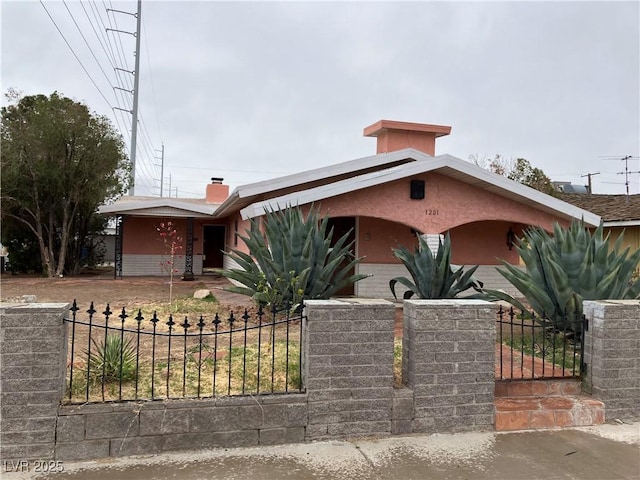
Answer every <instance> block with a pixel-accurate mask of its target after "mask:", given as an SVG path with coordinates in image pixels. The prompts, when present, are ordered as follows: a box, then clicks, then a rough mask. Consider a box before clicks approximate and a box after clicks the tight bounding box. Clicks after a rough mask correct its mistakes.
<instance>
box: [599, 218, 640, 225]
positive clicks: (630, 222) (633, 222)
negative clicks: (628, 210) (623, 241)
mask: <svg viewBox="0 0 640 480" xmlns="http://www.w3.org/2000/svg"><path fill="white" fill-rule="evenodd" d="M602 226H604V227H638V226H640V220H612V221H609V222H607V221H604V222H602Z"/></svg>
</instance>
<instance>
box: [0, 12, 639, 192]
mask: <svg viewBox="0 0 640 480" xmlns="http://www.w3.org/2000/svg"><path fill="white" fill-rule="evenodd" d="M136 8H137V2H136V1H135V0H129V1H122V2H116V1H112V0H101V1H93V2H89V1H78V0H66V1H64V2H61V1H55V2H52V1H43V2H40V1H7V0H2V2H1V3H0V15H1V31H2V34H1V42H2V43H1V54H2V55H1V56H2V59H1V75H0V86H1V89H2V93H3V94H4V93H6V92H7V91H8V89H9V88H14V89H16V90H18V91H20V92H21V93H22V94H23V95H35V94H45V95H49V94H51V93H53V92H54V91H57V92H59V93H61V94H63V95H65V96H67V97H70V98H73V99H75V100H77V101H80V102H83V103H85V104H87V105H88V106H89V108H90V109H91V110H92V111H94V112H95V113H96V114H99V115H105V116H107V117H108V118H110V119H111V121H112V122H113V125H114V127H115V128H117V129H119V130H120V131H121V132H122V134H123V136H124V137H125V141H126V143H127V145H128V147H127V148H129V145H130V135H131V133H130V132H131V117H132V115H131V114H130V110H131V109H132V98H133V95H132V94H131V93H130V92H129V90H132V89H133V74H132V73H131V71H133V70H134V66H135V60H134V52H135V37H134V36H133V35H131V34H130V33H117V32H114V31H107V29H108V28H110V29H115V30H121V31H124V32H134V31H135V30H136V19H135V17H134V16H132V15H130V14H129V13H134V12H135V10H136ZM108 9H109V10H108ZM113 10H119V12H118V11H113ZM123 12H124V13H123ZM141 21H142V31H141V35H140V42H141V49H140V50H141V52H140V68H139V77H138V78H139V111H140V121H139V123H138V125H139V127H138V142H137V143H138V148H137V155H136V156H137V160H136V190H135V193H136V195H160V193H161V180H160V179H161V177H162V178H163V182H162V193H163V195H164V196H168V195H171V196H175V195H176V194H177V195H178V196H180V197H204V192H205V189H206V184H207V183H209V181H210V178H211V177H223V178H224V179H225V183H227V184H229V185H230V187H231V189H233V188H235V187H237V186H239V185H242V184H245V183H252V182H257V181H261V180H266V179H269V178H274V177H277V176H281V175H286V174H290V173H297V172H300V171H304V170H306V169H311V168H317V167H322V166H326V165H331V164H335V163H339V162H343V161H347V160H352V159H355V158H360V157H365V156H368V155H372V154H375V151H376V141H375V139H374V138H367V137H363V129H364V127H366V126H368V125H370V124H372V123H374V122H376V121H378V120H380V119H387V120H399V121H409V122H418V123H430V124H437V125H449V126H451V127H452V130H451V134H450V135H449V136H447V137H443V138H440V139H438V141H437V143H436V154H444V153H449V154H451V155H454V156H456V157H459V158H461V159H464V160H467V159H469V158H470V156H475V157H477V158H481V159H482V158H493V157H494V156H495V155H496V154H499V155H501V156H502V157H503V158H506V159H515V158H526V159H527V160H528V161H529V162H530V163H531V164H532V165H533V166H535V167H539V168H541V169H542V170H544V172H545V173H546V174H547V175H548V176H549V177H551V179H552V180H557V181H567V182H571V183H574V184H582V185H584V184H586V182H587V178H586V177H584V175H586V174H588V173H593V174H595V173H598V172H599V174H597V175H593V176H592V181H593V191H594V193H617V194H623V193H625V180H626V179H628V183H629V192H630V193H632V194H635V193H640V2H637V1H633V2H615V1H607V2H574V1H572V2H562V1H557V2H537V1H528V2H524V1H521V2H515V1H502V2H477V1H476V2H455V1H448V2H446V1H443V2H427V1H423V2H395V1H394V2H239V1H235V2H215V1H200V2H187V1H162V2H161V1H154V0H143V1H142V15H141ZM76 57H77V58H76ZM119 69H122V70H119ZM120 89H124V90H127V91H124V90H120ZM6 104H7V100H6V99H5V98H4V95H3V98H2V105H3V106H4V105H6ZM120 109H123V110H120ZM163 145H164V167H161V164H162V163H163V162H162V160H161V158H162V154H161V150H162V146H163ZM626 156H631V158H630V159H629V160H628V161H627V162H626V167H627V170H628V171H629V172H632V173H629V175H628V176H625V175H620V174H619V172H624V171H625V161H623V160H622V158H623V157H626Z"/></svg>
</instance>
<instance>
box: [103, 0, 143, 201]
mask: <svg viewBox="0 0 640 480" xmlns="http://www.w3.org/2000/svg"><path fill="white" fill-rule="evenodd" d="M107 12H117V13H124V14H126V15H132V16H134V17H136V31H135V32H134V33H131V32H127V31H125V30H118V29H115V28H107V29H106V31H107V32H109V31H112V32H115V33H126V34H128V35H133V36H134V37H135V39H136V51H135V57H136V60H135V67H134V69H133V71H129V70H125V69H124V68H118V67H114V68H115V69H116V70H120V71H123V72H127V73H130V74H132V75H133V90H132V91H129V90H126V89H124V88H120V87H114V88H115V89H117V90H124V91H128V92H130V93H132V94H133V106H132V108H131V110H126V109H124V108H119V107H113V108H114V109H116V110H123V111H125V112H129V113H130V114H131V115H132V119H131V150H130V154H129V158H130V159H131V177H132V179H133V183H132V184H131V188H130V189H129V195H135V188H136V144H137V141H138V96H139V95H138V94H139V87H140V28H141V25H142V0H138V11H137V13H129V12H123V11H122V10H114V9H112V8H107Z"/></svg>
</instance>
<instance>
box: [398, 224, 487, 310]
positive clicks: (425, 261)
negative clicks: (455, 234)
mask: <svg viewBox="0 0 640 480" xmlns="http://www.w3.org/2000/svg"><path fill="white" fill-rule="evenodd" d="M418 242H419V244H418V246H417V247H416V248H415V250H414V251H411V250H409V249H408V248H406V247H404V246H402V245H400V246H399V247H398V248H397V249H394V250H393V254H394V255H395V256H396V257H397V258H398V259H400V261H402V263H403V264H404V266H405V267H407V270H409V273H410V274H411V278H412V279H413V281H411V280H409V279H408V278H406V277H395V278H393V279H391V280H390V281H389V288H391V293H393V296H394V298H398V297H397V296H396V291H395V287H396V284H398V283H400V284H401V285H404V286H405V287H407V288H408V289H409V290H407V291H406V292H405V293H404V295H403V298H405V299H408V298H411V297H413V296H414V295H416V296H417V297H418V298H425V299H438V298H454V297H456V296H457V295H459V294H460V293H462V292H464V291H466V290H469V289H470V288H473V289H474V290H476V291H478V292H480V289H481V288H482V282H480V281H478V280H476V279H475V278H474V277H473V274H474V273H475V271H476V270H477V268H478V266H477V265H476V266H474V267H471V268H470V269H469V270H468V271H467V272H465V271H464V267H458V266H455V265H451V239H450V238H449V234H448V233H447V234H446V236H445V237H444V242H442V241H440V240H439V241H438V251H437V253H436V255H435V257H434V255H433V253H432V252H431V250H430V249H429V245H427V242H426V240H425V239H424V238H423V237H421V236H418ZM474 296H475V297H477V295H474Z"/></svg>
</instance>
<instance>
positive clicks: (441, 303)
mask: <svg viewBox="0 0 640 480" xmlns="http://www.w3.org/2000/svg"><path fill="white" fill-rule="evenodd" d="M404 303H405V304H409V305H415V306H417V307H420V306H430V307H470V306H479V307H487V306H490V305H494V304H493V303H492V302H488V301H486V300H464V299H456V298H451V299H440V300H405V301H404Z"/></svg>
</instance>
